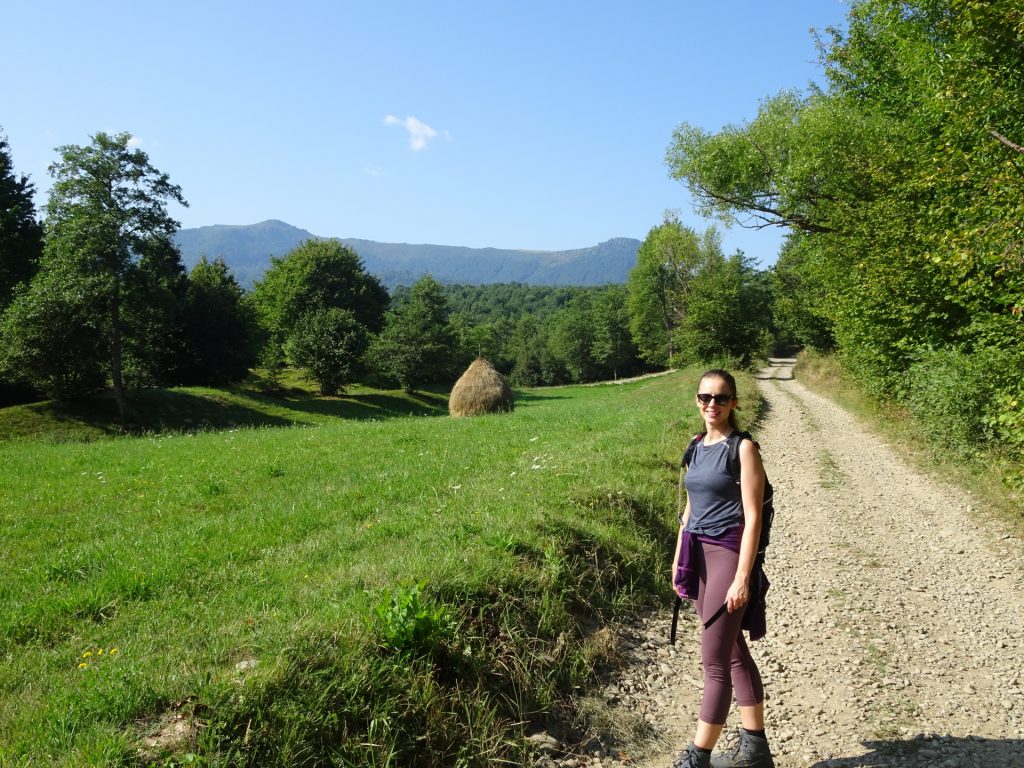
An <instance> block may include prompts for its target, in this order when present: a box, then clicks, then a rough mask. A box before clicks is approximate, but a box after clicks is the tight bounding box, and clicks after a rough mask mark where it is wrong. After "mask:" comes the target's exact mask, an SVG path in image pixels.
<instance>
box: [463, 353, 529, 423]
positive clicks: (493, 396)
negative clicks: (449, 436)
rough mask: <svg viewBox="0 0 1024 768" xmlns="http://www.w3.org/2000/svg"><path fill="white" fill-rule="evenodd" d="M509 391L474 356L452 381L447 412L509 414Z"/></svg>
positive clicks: (490, 367)
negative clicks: (456, 379) (501, 412)
mask: <svg viewBox="0 0 1024 768" xmlns="http://www.w3.org/2000/svg"><path fill="white" fill-rule="evenodd" d="M514 398H515V395H513V394H512V388H511V387H510V386H509V385H508V382H507V381H505V377H504V376H502V375H501V374H500V373H498V372H497V371H496V370H495V369H494V366H493V365H491V364H490V363H489V362H487V361H486V360H484V359H483V358H482V357H478V358H477V359H476V360H474V361H473V364H472V365H470V366H469V368H467V369H466V372H465V373H464V374H462V377H461V378H460V379H459V380H458V381H456V382H455V386H454V387H452V393H451V395H450V396H449V397H448V413H450V414H451V415H452V416H478V415H480V414H481V413H497V412H499V411H511V410H512V408H513V407H514V406H513V399H514Z"/></svg>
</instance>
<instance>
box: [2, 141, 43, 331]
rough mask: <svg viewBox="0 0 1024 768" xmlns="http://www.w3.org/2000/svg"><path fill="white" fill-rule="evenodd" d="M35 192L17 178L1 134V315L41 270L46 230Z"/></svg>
mask: <svg viewBox="0 0 1024 768" xmlns="http://www.w3.org/2000/svg"><path fill="white" fill-rule="evenodd" d="M34 192H35V190H34V188H33V186H32V184H31V183H30V182H29V180H28V177H27V176H21V177H20V178H19V177H16V176H15V175H14V165H13V163H12V161H11V152H10V147H9V145H8V143H7V138H6V137H5V136H3V135H2V134H0V311H3V309H4V308H5V307H6V306H7V305H8V304H10V303H11V299H12V298H13V295H14V287H15V286H16V285H18V284H19V283H27V282H28V281H29V280H30V279H31V278H32V275H34V274H35V272H36V269H37V268H38V263H39V257H40V255H41V253H42V247H43V228H42V225H41V224H40V223H39V222H38V221H37V220H36V208H35V203H33V201H32V196H33V194H34Z"/></svg>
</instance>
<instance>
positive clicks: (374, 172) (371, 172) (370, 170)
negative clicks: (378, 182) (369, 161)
mask: <svg viewBox="0 0 1024 768" xmlns="http://www.w3.org/2000/svg"><path fill="white" fill-rule="evenodd" d="M363 173H365V174H366V175H367V176H383V175H384V171H382V170H381V169H380V168H375V167H373V166H372V165H370V166H367V167H366V168H363Z"/></svg>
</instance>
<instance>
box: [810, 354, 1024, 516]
mask: <svg viewBox="0 0 1024 768" xmlns="http://www.w3.org/2000/svg"><path fill="white" fill-rule="evenodd" d="M795 370H796V376H797V378H798V379H799V381H800V382H801V383H802V384H804V385H806V386H807V387H809V388H811V389H812V390H814V391H816V392H818V393H819V394H822V395H824V396H826V397H828V398H829V399H831V400H834V401H835V402H837V403H839V404H840V405H842V406H843V407H844V408H846V409H847V410H848V411H850V412H852V413H854V414H856V415H857V416H858V417H860V418H861V419H863V420H864V421H865V422H866V423H868V424H870V425H871V427H872V429H874V430H876V431H877V432H879V433H880V434H882V435H884V436H885V437H886V438H887V439H889V440H891V441H893V442H895V443H898V444H899V446H900V448H901V454H902V455H904V456H906V457H908V458H909V459H911V460H912V461H914V462H915V463H916V464H917V466H919V467H921V468H922V469H925V470H927V471H929V472H931V473H933V474H937V475H938V476H940V477H942V478H943V479H945V480H946V481H948V482H950V483H952V484H954V485H957V486H960V487H961V488H966V489H968V490H970V491H971V492H972V493H973V494H974V495H975V497H976V498H978V499H980V500H981V501H982V504H983V506H984V507H985V509H986V510H987V511H990V512H992V513H994V514H996V515H997V516H998V517H999V518H1000V519H1002V520H1003V521H1004V522H1006V523H1008V524H1010V525H1011V526H1012V527H1013V529H1014V530H1016V531H1017V533H1018V534H1019V535H1024V488H1022V487H1021V486H1020V484H1019V482H1018V478H1019V477H1021V476H1022V475H1024V463H1022V462H1021V461H1020V459H1019V457H1018V455H1017V454H1015V453H1014V452H1013V450H1012V447H1011V446H1000V445H998V444H995V445H992V444H988V445H986V444H985V442H984V441H980V440H979V441H978V443H977V444H976V445H974V446H973V447H972V448H970V449H968V450H964V449H963V448H961V447H958V446H956V445H954V444H949V443H942V442H940V441H935V440H934V439H932V440H930V439H929V438H928V429H927V427H926V426H925V425H923V424H922V422H921V420H920V417H917V416H915V415H914V414H913V413H911V412H910V411H909V409H908V408H907V407H906V405H905V404H904V403H901V402H898V401H897V400H895V399H893V400H886V401H883V402H879V401H878V400H876V399H874V398H872V397H871V396H870V395H868V394H867V393H865V391H864V389H863V387H862V386H860V385H859V384H858V383H857V382H856V381H855V380H854V379H853V377H852V376H851V375H850V373H849V372H847V371H846V370H845V369H844V368H843V367H842V366H841V365H840V362H839V360H837V359H836V357H835V356H834V355H822V354H818V353H814V352H805V353H802V354H801V355H800V356H799V358H798V360H797V366H796V369H795Z"/></svg>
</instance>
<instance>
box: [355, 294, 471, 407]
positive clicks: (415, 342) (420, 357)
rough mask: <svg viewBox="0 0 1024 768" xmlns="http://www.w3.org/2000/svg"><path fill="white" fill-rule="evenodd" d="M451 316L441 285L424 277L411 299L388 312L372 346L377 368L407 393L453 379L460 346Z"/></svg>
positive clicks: (372, 358) (410, 295)
mask: <svg viewBox="0 0 1024 768" xmlns="http://www.w3.org/2000/svg"><path fill="white" fill-rule="evenodd" d="M449 315H450V309H449V307H448V301H447V299H446V298H445V296H444V292H443V291H442V289H441V285H440V283H438V282H437V281H436V280H434V278H432V277H431V276H430V275H426V276H424V277H422V278H420V279H419V280H418V281H417V282H416V284H415V285H413V287H412V290H411V291H410V292H409V297H408V299H407V300H406V301H405V302H404V303H402V304H400V305H399V306H398V307H396V308H395V309H394V310H392V311H390V312H389V313H388V315H387V321H386V323H385V325H384V330H383V331H382V332H381V334H380V335H379V336H378V337H377V338H376V339H374V341H373V342H372V343H371V345H370V352H369V355H370V359H371V361H372V363H373V366H374V368H375V369H376V370H377V371H378V372H379V373H381V374H382V375H383V376H384V377H385V378H388V379H391V380H393V381H396V382H398V384H399V385H400V386H401V387H402V388H403V389H404V390H405V391H406V392H415V391H416V389H417V388H418V387H420V386H421V385H423V384H425V383H427V382H440V381H445V380H447V379H450V378H451V377H452V376H453V375H454V373H455V372H454V370H453V369H454V363H455V359H456V353H457V347H456V337H455V332H454V330H453V329H452V327H451V324H450V322H449Z"/></svg>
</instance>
